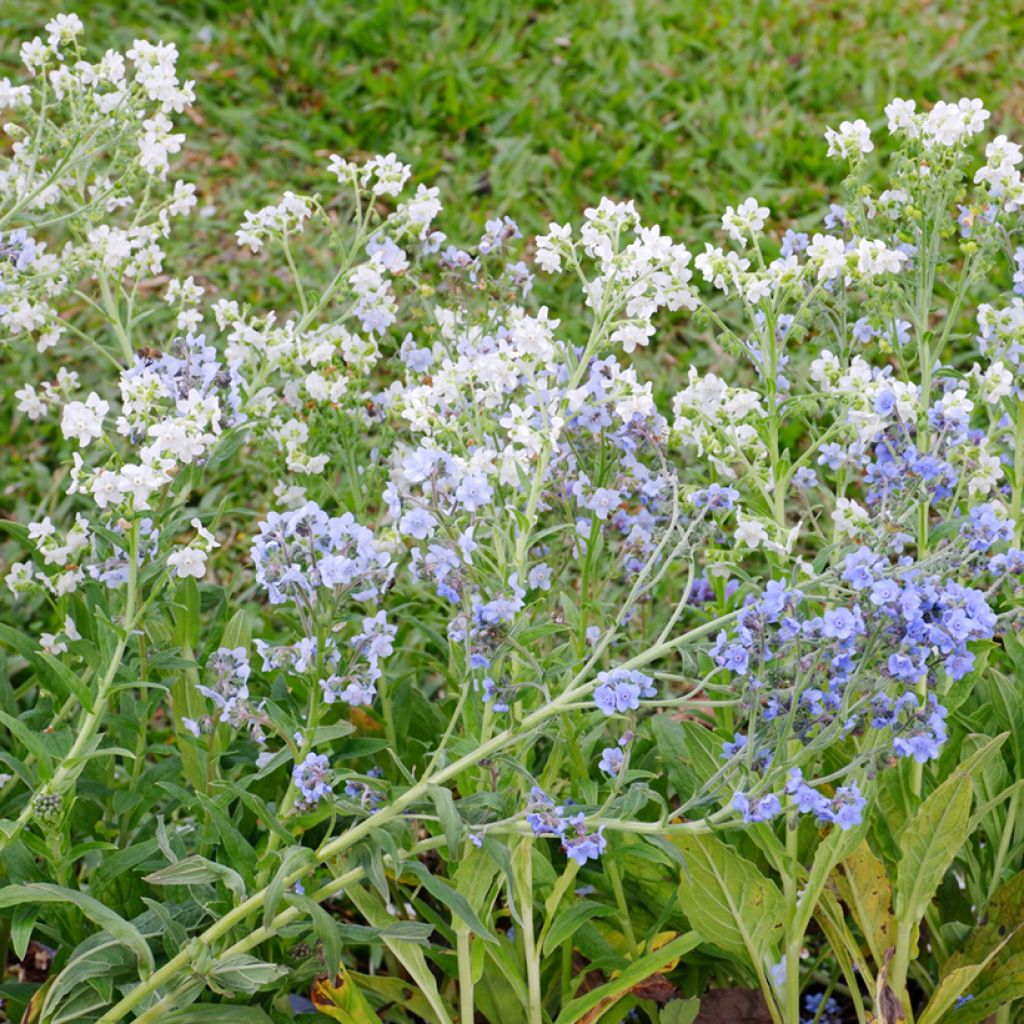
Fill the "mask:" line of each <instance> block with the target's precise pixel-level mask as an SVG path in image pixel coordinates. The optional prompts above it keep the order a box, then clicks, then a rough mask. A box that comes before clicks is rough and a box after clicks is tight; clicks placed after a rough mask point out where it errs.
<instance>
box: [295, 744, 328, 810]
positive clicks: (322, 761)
mask: <svg viewBox="0 0 1024 1024" xmlns="http://www.w3.org/2000/svg"><path fill="white" fill-rule="evenodd" d="M330 770H331V766H330V762H329V761H328V760H327V758H326V757H325V756H324V755H323V754H314V753H312V752H310V753H309V754H307V755H306V758H305V760H304V761H302V762H301V763H300V764H297V765H296V766H295V767H294V768H293V769H292V781H293V782H294V783H295V785H296V786H297V787H298V788H299V792H300V793H301V794H302V796H303V798H304V799H305V800H306V801H307V802H308V803H311V804H315V803H318V802H319V801H320V800H322V799H323V798H324V797H325V796H327V795H328V794H329V793H330V792H331V787H330V784H329V783H328V781H327V778H328V775H329V774H330Z"/></svg>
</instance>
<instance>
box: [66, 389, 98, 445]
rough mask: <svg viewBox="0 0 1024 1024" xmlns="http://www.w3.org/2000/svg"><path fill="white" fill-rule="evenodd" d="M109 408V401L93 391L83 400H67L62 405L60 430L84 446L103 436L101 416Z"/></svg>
mask: <svg viewBox="0 0 1024 1024" xmlns="http://www.w3.org/2000/svg"><path fill="white" fill-rule="evenodd" d="M109 410H110V405H109V403H108V402H106V401H104V400H103V399H102V398H100V396H99V395H97V394H96V392H95V391H93V392H91V393H90V395H89V397H88V398H87V399H86V400H85V401H84V402H69V403H68V404H67V405H66V406H64V413H63V415H62V416H61V421H60V428H61V431H62V432H63V434H64V436H65V437H66V438H68V439H69V440H70V439H71V438H74V439H75V440H77V441H78V443H79V444H80V445H81V446H82V447H83V448H84V447H86V445H88V444H91V443H92V442H93V441H95V440H96V439H97V438H99V437H102V436H103V417H104V416H106V415H107V412H108V411H109Z"/></svg>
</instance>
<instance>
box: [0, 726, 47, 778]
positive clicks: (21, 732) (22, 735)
mask: <svg viewBox="0 0 1024 1024" xmlns="http://www.w3.org/2000/svg"><path fill="white" fill-rule="evenodd" d="M0 722H2V723H3V724H4V725H6V726H7V728H8V729H10V731H11V732H12V733H14V735H15V736H17V738H18V740H19V741H20V742H21V744H22V746H24V747H25V749H26V750H27V751H28V752H29V753H30V754H32V756H33V757H34V758H35V759H36V761H37V762H38V763H39V774H40V777H41V778H42V780H43V781H44V782H45V781H46V780H48V779H49V778H51V777H52V775H53V758H51V757H50V752H49V751H48V750H47V749H46V746H45V745H44V744H43V741H42V740H40V739H39V737H38V736H37V735H36V733H34V732H33V731H32V730H31V729H30V728H29V727H28V726H27V725H26V724H25V723H24V722H23V721H21V719H19V718H12V717H11V716H10V715H9V714H7V712H6V711H0Z"/></svg>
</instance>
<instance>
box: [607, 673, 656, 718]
mask: <svg viewBox="0 0 1024 1024" xmlns="http://www.w3.org/2000/svg"><path fill="white" fill-rule="evenodd" d="M597 681H598V686H597V688H596V689H595V690H594V703H595V704H596V705H597V707H598V708H599V709H600V710H601V711H603V712H604V713H605V714H606V715H614V714H616V713H618V714H620V715H624V714H625V713H626V712H627V711H636V710H637V709H638V708H639V707H640V698H641V697H654V696H656V695H657V690H656V689H655V688H654V686H653V683H654V680H653V679H652V678H651V677H650V676H647V675H644V673H643V672H637V671H635V670H628V669H621V668H618V669H614V670H612V671H611V672H599V673H598V676H597Z"/></svg>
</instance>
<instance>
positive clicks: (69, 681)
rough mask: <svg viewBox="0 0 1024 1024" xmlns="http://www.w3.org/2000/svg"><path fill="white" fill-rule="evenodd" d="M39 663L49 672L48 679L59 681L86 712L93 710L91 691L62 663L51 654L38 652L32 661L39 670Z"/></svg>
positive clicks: (93, 702)
mask: <svg viewBox="0 0 1024 1024" xmlns="http://www.w3.org/2000/svg"><path fill="white" fill-rule="evenodd" d="M39 662H42V664H43V665H45V666H46V668H47V669H48V670H49V677H50V679H59V680H60V687H61V688H63V689H65V690H67V691H68V692H70V693H73V694H74V695H75V696H76V697H77V698H78V702H79V703H80V704H81V705H82V707H84V708H85V709H86V711H92V710H93V707H94V705H95V700H94V698H93V693H92V690H90V689H89V687H88V686H86V685H85V683H83V682H82V680H81V679H79V678H78V676H77V675H76V674H75V673H74V672H72V671H71V669H69V668H68V667H67V665H65V664H64V662H63V661H61V660H60V659H59V658H55V657H54V656H53V655H52V654H47V653H46V651H40V652H39V653H38V654H37V655H36V657H35V659H34V660H33V664H35V665H36V668H37V669H38V668H39Z"/></svg>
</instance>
